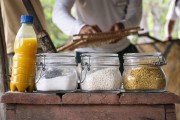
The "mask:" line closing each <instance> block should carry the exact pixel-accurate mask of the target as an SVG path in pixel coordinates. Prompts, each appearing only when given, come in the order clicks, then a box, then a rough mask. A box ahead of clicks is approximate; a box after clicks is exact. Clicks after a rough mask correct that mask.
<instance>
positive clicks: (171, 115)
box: [165, 104, 176, 120]
mask: <svg viewBox="0 0 180 120" xmlns="http://www.w3.org/2000/svg"><path fill="white" fill-rule="evenodd" d="M165 115H166V120H176V112H175V105H174V104H170V105H165Z"/></svg>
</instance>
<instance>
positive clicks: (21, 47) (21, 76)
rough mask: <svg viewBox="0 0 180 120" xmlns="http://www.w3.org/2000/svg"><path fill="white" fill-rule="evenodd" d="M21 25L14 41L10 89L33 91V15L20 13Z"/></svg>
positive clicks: (34, 46)
mask: <svg viewBox="0 0 180 120" xmlns="http://www.w3.org/2000/svg"><path fill="white" fill-rule="evenodd" d="M21 23H22V25H21V27H20V29H19V31H18V33H17V35H16V39H15V43H14V51H15V55H14V56H13V65H12V76H11V82H10V89H11V91H19V92H25V91H27V92H33V90H34V86H35V67H36V66H35V62H36V52H37V38H36V34H35V31H34V29H33V26H32V23H33V16H28V15H22V16H21Z"/></svg>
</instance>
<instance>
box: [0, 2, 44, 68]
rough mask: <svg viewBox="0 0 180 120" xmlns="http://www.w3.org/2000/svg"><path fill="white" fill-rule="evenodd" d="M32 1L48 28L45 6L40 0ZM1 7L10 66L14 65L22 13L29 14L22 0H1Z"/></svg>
mask: <svg viewBox="0 0 180 120" xmlns="http://www.w3.org/2000/svg"><path fill="white" fill-rule="evenodd" d="M31 3H32V5H33V7H34V9H35V11H36V13H37V16H38V18H39V19H40V22H41V24H42V26H43V28H44V29H45V30H47V24H46V21H45V16H44V12H43V8H42V6H41V3H40V1H39V0H31ZM0 6H1V7H0V8H1V12H2V18H3V23H4V32H5V41H6V48H7V54H8V60H9V66H10V67H11V66H12V65H11V64H12V57H13V54H14V41H15V37H16V34H17V31H18V30H19V28H20V26H21V23H20V22H19V21H20V17H21V15H27V14H28V13H27V10H26V8H25V7H24V4H23V2H22V0H0Z"/></svg>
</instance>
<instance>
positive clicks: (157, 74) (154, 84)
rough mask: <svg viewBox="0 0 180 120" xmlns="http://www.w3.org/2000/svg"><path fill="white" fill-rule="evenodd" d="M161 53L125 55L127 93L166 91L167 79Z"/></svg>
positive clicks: (124, 74) (125, 87)
mask: <svg viewBox="0 0 180 120" xmlns="http://www.w3.org/2000/svg"><path fill="white" fill-rule="evenodd" d="M164 64H166V62H165V60H164V58H163V56H162V55H161V54H160V53H146V54H142V53H131V54H125V55H124V73H123V86H124V89H125V90H126V91H147V92H149V91H151V92H160V91H164V90H165V87H166V77H165V73H164V71H163V69H162V65H164Z"/></svg>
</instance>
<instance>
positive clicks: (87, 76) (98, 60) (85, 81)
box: [80, 53, 122, 91]
mask: <svg viewBox="0 0 180 120" xmlns="http://www.w3.org/2000/svg"><path fill="white" fill-rule="evenodd" d="M119 67H120V63H119V58H118V54H112V53H85V54H82V55H81V80H80V86H81V90H83V91H119V90H120V87H121V83H122V78H121V74H120V71H119Z"/></svg>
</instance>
